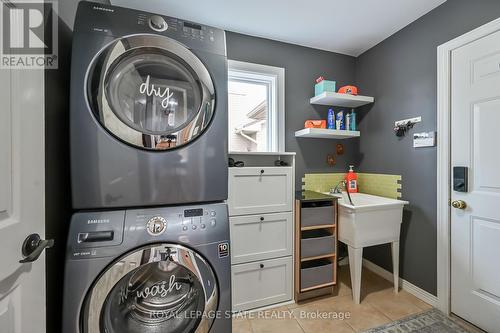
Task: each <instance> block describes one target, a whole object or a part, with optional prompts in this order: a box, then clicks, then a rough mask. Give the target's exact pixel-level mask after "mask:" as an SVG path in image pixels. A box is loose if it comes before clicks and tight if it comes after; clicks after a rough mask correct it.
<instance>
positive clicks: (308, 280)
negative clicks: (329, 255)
mask: <svg viewBox="0 0 500 333" xmlns="http://www.w3.org/2000/svg"><path fill="white" fill-rule="evenodd" d="M333 282H334V276H333V263H331V262H329V261H328V260H321V261H314V262H306V263H303V264H302V268H301V269H300V289H301V290H303V289H307V288H313V287H316V286H320V285H325V284H328V283H333Z"/></svg>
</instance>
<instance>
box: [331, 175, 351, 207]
mask: <svg viewBox="0 0 500 333" xmlns="http://www.w3.org/2000/svg"><path fill="white" fill-rule="evenodd" d="M341 186H342V187H345V191H346V192H347V197H348V198H349V203H350V204H351V206H354V203H353V202H352V199H351V193H349V191H348V190H347V181H345V180H341V181H340V182H339V183H338V184H337V186H335V187H334V188H332V189H330V193H332V194H338V193H342V189H341Z"/></svg>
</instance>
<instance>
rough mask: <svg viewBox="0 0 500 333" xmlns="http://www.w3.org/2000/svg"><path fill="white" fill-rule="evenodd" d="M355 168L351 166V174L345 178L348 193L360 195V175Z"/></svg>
mask: <svg viewBox="0 0 500 333" xmlns="http://www.w3.org/2000/svg"><path fill="white" fill-rule="evenodd" d="M353 168H354V166H353V165H349V172H348V173H347V175H346V176H345V180H346V182H347V191H348V192H349V193H358V175H357V174H356V173H355V172H354V170H353Z"/></svg>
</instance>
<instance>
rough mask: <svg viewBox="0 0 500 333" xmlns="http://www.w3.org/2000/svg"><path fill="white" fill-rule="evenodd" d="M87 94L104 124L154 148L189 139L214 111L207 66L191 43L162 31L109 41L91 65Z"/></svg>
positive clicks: (138, 144)
mask: <svg viewBox="0 0 500 333" xmlns="http://www.w3.org/2000/svg"><path fill="white" fill-rule="evenodd" d="M87 94H88V99H89V103H90V107H91V109H92V112H93V113H94V115H95V117H96V119H98V121H99V122H100V124H101V125H102V126H103V127H104V128H106V129H107V130H108V131H109V132H110V133H111V134H112V135H114V136H115V137H117V138H118V139H120V140H122V141H124V142H126V143H127V144H129V145H132V146H135V147H140V148H145V149H151V150H167V149H172V148H175V147H180V146H183V145H185V144H188V143H189V142H191V141H192V140H194V139H195V138H197V137H198V136H199V135H201V134H202V133H203V131H204V130H205V129H206V128H207V126H208V125H209V123H210V121H211V119H212V117H213V114H214V106H215V90H214V85H213V82H212V79H211V77H210V74H209V72H208V70H207V69H206V67H205V66H204V65H203V63H202V62H201V61H200V59H198V57H196V56H195V55H194V54H193V53H192V52H191V51H190V50H188V49H187V48H186V47H185V46H183V45H182V44H180V43H179V42H177V41H175V40H173V39H170V38H168V37H164V36H158V35H133V36H129V37H124V38H121V39H118V40H115V41H114V42H112V43H111V44H109V45H108V46H106V47H105V48H104V49H103V50H102V51H101V52H99V54H98V55H97V57H96V58H95V59H94V62H93V64H92V66H91V67H90V70H89V73H88V76H87Z"/></svg>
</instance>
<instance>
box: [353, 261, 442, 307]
mask: <svg viewBox="0 0 500 333" xmlns="http://www.w3.org/2000/svg"><path fill="white" fill-rule="evenodd" d="M363 267H365V268H366V269H368V270H370V271H372V272H373V273H375V274H377V275H379V276H380V277H382V278H384V279H385V280H387V281H390V282H393V277H392V273H391V272H389V271H387V270H385V269H384V268H382V267H380V266H378V265H376V264H374V263H372V262H371V261H369V260H366V259H363ZM399 285H400V287H401V288H402V289H403V290H405V291H407V292H409V293H410V294H412V295H413V296H415V297H417V298H418V299H420V300H422V301H424V302H425V303H427V304H430V305H431V306H433V307H437V306H438V298H437V296H434V295H432V294H431V293H429V292H427V291H425V290H423V289H422V288H419V287H417V286H416V285H414V284H413V283H410V282H408V281H406V280H404V279H401V278H400V279H399Z"/></svg>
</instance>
